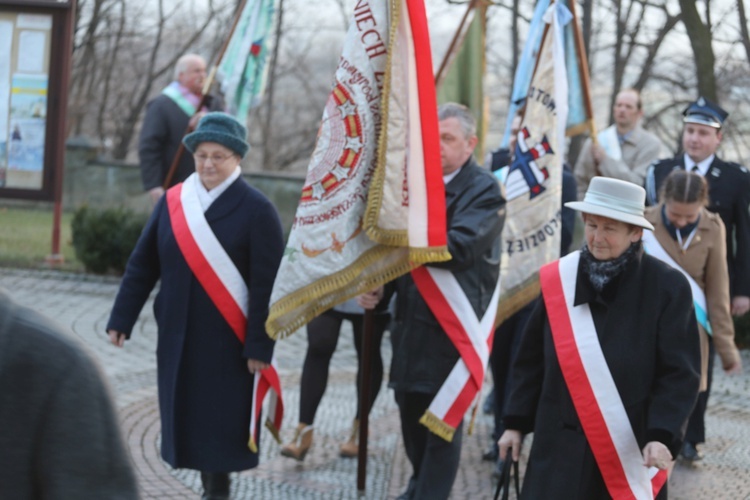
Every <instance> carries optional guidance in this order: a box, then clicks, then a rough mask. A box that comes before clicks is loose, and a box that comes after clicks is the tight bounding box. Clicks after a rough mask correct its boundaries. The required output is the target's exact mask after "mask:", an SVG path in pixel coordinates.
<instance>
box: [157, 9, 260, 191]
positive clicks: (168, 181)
mask: <svg viewBox="0 0 750 500" xmlns="http://www.w3.org/2000/svg"><path fill="white" fill-rule="evenodd" d="M246 3H247V0H242V2H241V3H240V5H239V7H238V8H237V15H236V16H235V18H234V21H233V22H232V29H230V30H229V36H227V38H226V40H224V44H223V45H222V46H221V50H219V52H218V54H217V55H216V60H215V62H214V64H213V67H212V68H211V72H210V73H209V75H208V78H206V82H205V83H204V84H203V91H202V92H201V94H202V95H201V100H200V102H199V103H198V106H196V107H195V114H193V116H195V115H197V114H198V113H200V112H201V109H203V107H204V106H205V105H206V103H207V102H208V99H209V91H210V90H211V85H213V82H214V78H216V71H217V70H218V65H219V61H221V58H222V57H224V52H226V51H227V47H229V41H230V40H231V39H232V35H234V30H236V29H237V25H238V24H239V22H240V17H241V16H242V11H244V10H245V4H246ZM191 121H192V117H191ZM191 131H192V127H191V126H190V123H189V122H188V126H187V128H186V129H185V133H184V134H182V135H183V137H184V136H186V135H188V134H189V133H190V132H191ZM183 154H185V145H184V144H182V142H180V146H179V147H178V148H177V152H176V153H175V155H174V158H173V159H172V164H171V165H170V166H169V170H168V171H167V175H166V177H165V178H164V183H163V184H162V187H163V188H164V189H165V190H166V189H168V188H169V185H170V184H171V183H172V178H174V174H175V172H177V165H179V164H180V160H181V159H182V155H183Z"/></svg>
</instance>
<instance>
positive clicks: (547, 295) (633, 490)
mask: <svg viewBox="0 0 750 500" xmlns="http://www.w3.org/2000/svg"><path fill="white" fill-rule="evenodd" d="M579 260H580V252H573V253H571V254H569V255H567V256H565V257H563V258H562V259H560V260H558V261H555V262H552V263H550V264H548V265H546V266H544V267H543V268H542V269H541V271H540V275H539V280H540V283H541V287H542V296H543V297H544V304H545V306H546V309H547V316H548V319H549V324H550V328H551V330H552V338H553V341H554V344H555V352H556V353H557V360H558V363H559V364H560V369H561V371H562V374H563V377H564V379H565V384H566V386H567V387H568V391H569V392H570V396H571V399H572V401H573V405H574V406H575V409H576V413H577V414H578V418H579V420H580V421H581V426H582V427H583V431H584V433H585V435H586V440H587V441H588V443H589V446H591V451H592V452H593V454H594V458H595V459H596V463H597V465H598V466H599V471H600V472H601V474H602V477H603V478H604V483H605V484H606V486H607V490H608V491H609V494H610V495H611V496H612V498H635V499H637V500H652V499H653V498H654V497H655V496H656V495H657V494H658V492H659V490H660V489H661V488H662V486H664V483H665V482H666V480H667V471H666V470H659V469H657V468H656V467H650V468H648V469H646V468H645V467H644V466H643V455H642V454H641V450H640V448H639V447H638V442H637V440H636V438H635V434H634V433H633V428H632V427H631V425H630V420H629V419H628V414H627V412H626V411H625V405H623V403H622V399H621V398H620V393H619V392H618V390H617V386H616V385H615V381H614V379H613V378H612V374H611V373H610V371H609V367H608V365H607V360H606V359H605V358H604V353H603V352H602V348H601V345H600V344H599V338H598V336H597V334H596V327H595V326H594V319H593V317H592V316H591V310H590V308H589V306H588V304H581V305H578V306H574V305H573V303H574V300H575V289H576V276H577V272H578V262H579Z"/></svg>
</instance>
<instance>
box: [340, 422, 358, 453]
mask: <svg viewBox="0 0 750 500" xmlns="http://www.w3.org/2000/svg"><path fill="white" fill-rule="evenodd" d="M339 455H340V456H342V457H344V458H356V457H357V456H358V455H359V420H356V419H355V420H354V423H353V424H352V432H351V433H350V434H349V439H348V440H347V441H346V442H345V443H342V445H341V446H340V447H339Z"/></svg>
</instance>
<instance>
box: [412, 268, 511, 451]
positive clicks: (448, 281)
mask: <svg viewBox="0 0 750 500" xmlns="http://www.w3.org/2000/svg"><path fill="white" fill-rule="evenodd" d="M411 274H412V278H413V279H414V283H415V284H416V285H417V289H418V290H419V293H420V294H421V295H422V298H423V299H424V300H425V302H426V303H427V305H428V306H429V307H430V310H431V311H432V313H433V314H434V315H435V318H437V320H438V322H439V323H440V326H441V327H442V328H443V330H444V331H445V333H446V334H447V335H448V337H450V339H451V341H452V342H453V345H455V346H456V349H457V350H458V352H459V354H460V355H461V358H460V359H459V360H458V362H457V363H456V365H455V366H454V367H453V370H451V372H450V374H449V375H448V378H447V379H446V380H445V382H444V383H443V385H442V387H440V390H439V391H438V393H437V395H436V396H435V399H433V401H432V403H430V407H429V408H428V409H427V412H425V414H424V415H423V416H422V418H421V419H420V422H421V423H422V424H423V425H425V426H427V428H429V429H430V430H431V431H432V432H434V433H435V434H437V435H438V436H440V437H442V438H443V439H445V440H446V441H452V440H453V434H454V432H455V430H456V427H458V425H459V424H460V423H461V421H462V420H463V418H464V415H465V414H466V411H467V410H468V409H469V407H470V406H471V403H472V402H473V401H474V400H475V399H476V398H477V397H478V396H479V391H480V390H481V388H482V382H483V381H484V373H485V370H486V369H487V362H488V360H489V357H490V349H491V347H492V337H493V335H494V333H495V329H494V323H495V314H496V313H497V301H498V298H499V296H500V280H499V279H498V282H497V284H496V285H495V291H494V292H493V294H492V299H490V303H489V305H488V306H487V309H485V311H484V314H483V315H482V317H481V318H478V317H477V314H476V313H475V312H474V308H473V307H472V305H471V302H469V299H468V297H466V294H465V293H464V291H463V289H462V288H461V285H460V284H459V283H458V281H457V280H456V277H455V276H453V273H451V272H450V271H447V270H445V269H437V268H434V267H429V266H421V267H418V268H417V269H414V270H413V271H412V273H411Z"/></svg>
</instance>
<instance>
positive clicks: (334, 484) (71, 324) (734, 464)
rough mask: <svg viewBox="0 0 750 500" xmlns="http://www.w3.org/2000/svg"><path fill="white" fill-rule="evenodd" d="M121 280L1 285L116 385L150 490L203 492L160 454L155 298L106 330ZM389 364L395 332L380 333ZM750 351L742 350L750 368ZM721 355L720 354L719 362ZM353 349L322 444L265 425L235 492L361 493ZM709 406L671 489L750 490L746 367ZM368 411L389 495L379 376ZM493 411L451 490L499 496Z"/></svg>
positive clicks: (289, 345) (387, 435) (33, 274)
mask: <svg viewBox="0 0 750 500" xmlns="http://www.w3.org/2000/svg"><path fill="white" fill-rule="evenodd" d="M117 286H118V280H116V279H112V278H100V277H92V276H85V275H83V276H82V275H73V274H64V273H57V272H53V271H16V270H10V269H1V268H0V287H3V288H5V289H7V290H9V291H10V292H11V294H12V296H13V297H14V298H15V300H17V301H18V302H20V303H22V304H25V305H28V306H30V307H33V308H35V309H37V310H38V311H41V312H43V313H45V314H46V315H48V316H50V317H51V318H53V319H55V320H56V321H58V322H59V323H60V324H62V325H64V326H66V327H67V328H69V329H70V330H71V331H72V332H73V333H74V334H75V335H76V336H77V337H78V338H79V339H80V340H81V341H83V342H84V343H85V344H86V345H88V347H89V349H90V350H91V352H92V353H93V354H94V355H95V356H96V358H97V359H98V360H99V362H100V364H101V365H102V367H103V369H104V371H105V373H106V375H107V377H108V378H109V382H110V385H111V386H112V389H113V392H114V394H115V398H116V403H117V406H118V409H119V412H120V417H121V420H122V429H123V435H124V437H125V439H126V441H127V444H128V447H129V449H130V452H131V455H132V457H133V463H134V464H135V467H136V469H137V472H138V478H139V482H140V487H141V492H142V496H143V498H147V499H148V498H153V499H165V498H175V499H177V498H180V499H181V498H198V497H199V491H200V480H199V478H198V476H197V473H196V472H194V471H189V470H172V469H170V468H169V466H167V465H166V464H165V463H164V462H163V461H162V460H161V458H160V457H159V451H158V449H159V431H160V428H159V415H158V408H157V400H156V367H155V354H154V350H155V340H156V328H155V323H154V319H153V315H152V314H151V304H150V303H149V304H148V305H147V306H146V308H145V309H144V313H143V314H142V315H141V319H140V321H139V322H138V324H137V327H136V331H135V332H134V334H133V338H132V340H131V341H129V342H127V343H126V346H125V348H124V349H117V348H115V347H113V346H111V345H110V344H109V343H108V342H106V341H105V337H104V333H103V332H104V327H105V323H106V321H107V318H108V314H109V309H110V307H111V305H112V302H113V300H114V296H115V294H116V292H117ZM305 349H306V338H305V335H304V334H301V333H297V334H295V335H293V336H292V337H290V338H289V339H286V340H284V341H282V342H280V343H279V344H278V345H277V348H276V353H277V358H278V363H279V368H280V374H281V378H282V384H283V387H284V391H285V401H286V405H287V412H286V416H285V418H284V427H285V430H284V431H283V432H282V435H283V436H284V437H285V438H288V437H289V436H290V434H291V432H292V429H293V428H294V427H295V426H296V420H297V408H298V400H299V390H298V387H299V376H300V371H301V365H302V360H303V358H304V354H305ZM382 353H383V357H384V359H385V362H386V366H387V365H388V363H389V361H390V342H389V340H388V338H387V337H386V339H385V340H384V342H383V346H382ZM749 354H750V353H748V352H744V353H743V357H744V363H745V366H746V367H747V368H748V369H750V355H749ZM717 364H719V363H717ZM355 370H356V354H355V351H354V345H353V343H352V338H351V330H350V329H349V330H345V331H344V332H343V333H342V335H341V338H340V340H339V346H338V349H337V351H336V354H335V355H334V358H333V361H332V364H331V376H330V379H329V384H328V390H327V392H326V394H325V396H324V398H323V401H322V403H321V407H320V408H319V410H318V414H317V418H316V419H317V425H316V429H315V444H314V445H313V448H312V450H311V451H310V453H309V454H308V455H307V457H306V459H305V461H304V462H301V463H298V462H295V461H293V460H290V459H287V458H283V457H281V456H280V455H279V445H278V444H276V443H275V442H274V441H273V440H272V439H270V436H269V435H268V434H267V433H264V434H263V439H262V441H261V455H262V456H261V465H260V466H259V467H258V468H256V469H254V470H253V471H249V472H243V473H241V474H237V475H235V477H234V481H233V486H232V488H233V490H232V493H233V498H236V499H262V500H265V499H320V500H322V499H326V500H327V499H354V498H358V497H359V495H358V492H357V489H356V467H357V463H356V460H353V459H342V458H339V457H338V445H339V443H340V442H341V441H342V440H343V439H344V438H345V437H346V435H347V433H348V431H349V428H350V425H351V419H352V418H353V416H354V412H355V408H354V404H355V393H354V373H355ZM714 380H715V382H714V383H715V386H714V390H713V394H712V398H711V405H710V408H709V412H708V443H706V445H705V446H704V447H703V450H704V452H705V454H706V458H705V459H704V460H703V461H701V462H697V463H696V464H695V465H694V466H688V465H685V464H682V463H679V462H678V464H677V466H676V467H675V470H674V473H673V475H672V477H671V479H670V484H669V489H670V498H673V499H686V500H693V499H747V498H750V425H748V423H750V399H749V398H748V394H750V390H749V389H750V375H748V374H747V373H746V374H744V375H742V376H739V377H731V378H730V377H726V376H725V375H724V374H723V372H721V371H720V370H719V371H717V372H716V373H715V379H714ZM370 418H371V420H370V443H369V444H370V446H369V455H368V457H369V458H368V478H367V486H366V495H365V496H364V497H360V498H371V499H385V498H389V499H391V498H394V497H395V496H397V495H398V494H399V493H401V492H402V491H403V490H404V489H405V485H406V483H407V481H408V478H409V474H410V472H411V467H410V465H409V463H408V460H407V459H406V457H405V455H404V450H403V446H402V444H401V438H400V432H399V425H398V412H397V409H396V406H395V404H394V402H393V396H392V394H391V392H390V391H389V390H388V389H387V388H386V387H385V384H384V385H383V388H382V389H381V393H380V396H379V397H378V400H377V402H376V404H375V407H374V408H373V411H372V414H371V417H370ZM491 427H492V421H491V417H489V416H486V415H481V412H480V413H479V415H478V418H477V423H476V426H475V433H474V435H472V436H465V438H464V447H463V452H462V460H461V469H460V470H459V473H458V478H457V479H456V483H455V486H454V488H453V492H452V495H451V498H453V499H485V498H492V492H493V484H492V481H491V478H490V475H491V471H492V465H491V464H489V463H486V462H482V461H481V452H482V450H483V448H484V447H485V446H486V445H487V443H488V442H489V435H490V433H491Z"/></svg>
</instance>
